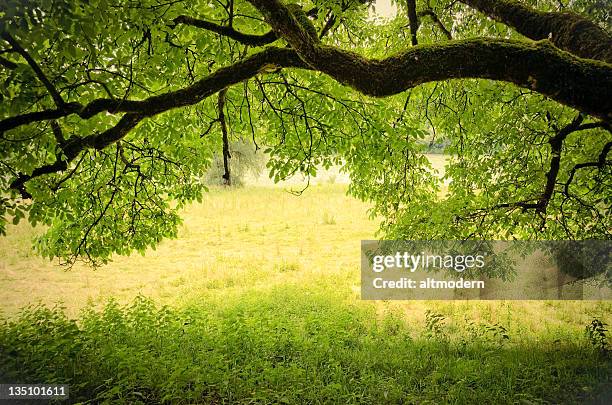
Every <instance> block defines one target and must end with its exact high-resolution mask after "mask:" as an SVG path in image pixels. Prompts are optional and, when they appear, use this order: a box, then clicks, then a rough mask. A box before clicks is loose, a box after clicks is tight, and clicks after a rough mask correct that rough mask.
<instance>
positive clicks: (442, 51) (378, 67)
mask: <svg viewBox="0 0 612 405" xmlns="http://www.w3.org/2000/svg"><path fill="white" fill-rule="evenodd" d="M249 1H250V2H251V3H252V4H253V5H254V6H255V7H256V8H258V9H259V10H260V11H261V12H262V14H263V15H264V17H265V18H266V19H267V21H268V23H270V25H272V27H273V29H274V30H275V31H276V32H277V33H279V35H282V36H283V38H284V39H286V40H287V41H288V42H289V44H290V45H291V46H292V47H293V48H294V49H295V50H296V51H297V52H298V54H299V55H300V56H301V57H302V59H303V60H304V61H305V62H306V63H307V64H308V65H310V66H311V67H312V68H313V69H314V70H318V71H321V72H323V73H326V74H328V75H330V76H331V77H333V78H334V79H336V80H338V81H339V82H341V83H344V84H347V85H349V86H351V87H353V88H355V89H357V90H358V91H360V92H362V93H364V94H367V95H371V96H376V97H383V96H388V95H392V94H397V93H400V92H402V91H405V90H407V89H409V88H412V87H415V86H418V85H420V84H423V83H427V82H432V81H441V80H447V79H459V78H463V79H465V78H483V79H492V80H500V81H506V82H510V83H514V84H516V85H518V86H520V87H524V88H528V89H531V90H534V91H536V92H538V93H541V94H543V95H546V96H548V97H550V98H552V99H554V100H556V101H558V102H560V103H562V104H565V105H568V106H571V107H574V108H577V109H578V110H580V111H583V112H585V113H588V114H592V115H594V116H596V117H599V118H601V119H602V120H605V121H609V120H610V119H612V100H611V98H610V96H609V95H610V94H612V66H610V65H609V64H607V63H604V62H601V61H595V60H585V59H581V58H577V57H575V56H574V55H571V54H569V53H566V52H563V51H560V50H559V49H557V48H555V47H553V46H551V45H550V43H549V42H548V41H540V42H535V43H533V42H525V41H512V40H503V39H469V40H460V41H448V42H446V43H444V44H437V45H419V46H415V47H412V48H410V49H408V50H407V51H405V52H403V53H400V54H397V55H394V56H391V57H388V58H386V59H382V60H379V59H366V58H364V57H363V56H361V55H359V54H356V53H354V52H350V51H346V50H343V49H339V48H336V47H333V46H327V45H323V44H321V43H320V41H317V40H316V39H313V38H312V36H310V35H309V34H308V32H307V30H305V29H304V27H302V25H300V24H299V23H298V21H297V20H296V19H295V17H294V15H293V14H292V13H291V12H290V11H289V10H288V9H287V7H285V6H284V5H283V4H282V3H281V2H280V1H279V0H249ZM500 61H503V63H500Z"/></svg>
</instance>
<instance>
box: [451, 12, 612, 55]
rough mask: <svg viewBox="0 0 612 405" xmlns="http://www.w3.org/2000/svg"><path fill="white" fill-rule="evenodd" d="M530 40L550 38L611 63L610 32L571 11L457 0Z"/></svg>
mask: <svg viewBox="0 0 612 405" xmlns="http://www.w3.org/2000/svg"><path fill="white" fill-rule="evenodd" d="M460 1H461V2H462V3H465V4H467V5H468V6H470V7H473V8H475V9H476V10H478V11H480V12H482V13H483V14H486V15H487V16H489V17H491V18H493V19H494V20H496V21H499V22H501V23H503V24H506V25H508V26H510V27H512V28H514V29H516V30H517V31H518V32H519V33H520V34H522V35H524V36H526V37H527V38H531V39H533V40H536V41H537V40H541V39H547V38H549V39H550V40H551V41H552V43H553V44H555V46H557V47H558V48H561V49H563V50H566V51H568V52H571V53H573V54H575V55H578V56H580V57H583V58H590V59H599V60H602V61H605V62H608V63H612V36H610V34H608V33H607V32H606V31H605V30H603V29H602V28H600V27H599V26H598V25H597V24H595V23H593V22H592V21H589V20H588V19H586V18H584V17H582V16H580V15H578V14H576V13H571V12H566V11H564V12H544V11H539V10H536V9H533V8H531V7H529V6H527V5H525V4H522V3H520V2H518V1H511V0H460Z"/></svg>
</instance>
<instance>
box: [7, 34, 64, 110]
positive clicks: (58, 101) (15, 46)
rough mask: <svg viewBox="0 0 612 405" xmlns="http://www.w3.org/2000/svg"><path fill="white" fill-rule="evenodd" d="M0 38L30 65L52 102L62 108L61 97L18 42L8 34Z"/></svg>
mask: <svg viewBox="0 0 612 405" xmlns="http://www.w3.org/2000/svg"><path fill="white" fill-rule="evenodd" d="M1 36H2V39H4V40H5V41H6V42H8V43H9V44H11V46H12V47H13V49H14V50H15V52H17V53H18V54H20V55H21V56H22V57H23V58H24V59H25V60H26V62H28V65H30V67H31V68H32V70H33V71H34V73H36V77H38V80H40V81H41V82H42V84H44V86H45V88H46V89H47V91H48V92H49V94H50V95H51V97H52V98H53V101H55V105H57V107H58V108H62V107H63V106H64V100H63V99H62V96H60V94H59V93H58V91H57V89H56V88H55V86H53V84H51V82H50V81H49V79H47V76H45V74H44V73H43V71H42V69H41V68H40V66H38V63H36V61H35V60H34V59H32V57H31V56H30V54H29V53H28V52H27V51H26V50H25V49H23V47H22V46H21V45H20V44H19V42H17V41H16V40H15V38H13V37H12V36H11V35H10V34H9V33H8V32H3V33H2V35H1Z"/></svg>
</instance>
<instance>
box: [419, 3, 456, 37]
mask: <svg viewBox="0 0 612 405" xmlns="http://www.w3.org/2000/svg"><path fill="white" fill-rule="evenodd" d="M418 16H419V17H430V18H431V19H432V21H433V22H434V24H436V25H437V26H438V28H440V31H442V33H443V34H444V36H446V38H447V39H449V40H451V39H453V35H452V34H451V32H450V31H449V30H448V29H447V28H446V27H445V26H444V24H442V21H440V19H439V18H438V15H437V14H436V13H435V12H434V11H433V10H431V9H430V10H423V11H419V13H418Z"/></svg>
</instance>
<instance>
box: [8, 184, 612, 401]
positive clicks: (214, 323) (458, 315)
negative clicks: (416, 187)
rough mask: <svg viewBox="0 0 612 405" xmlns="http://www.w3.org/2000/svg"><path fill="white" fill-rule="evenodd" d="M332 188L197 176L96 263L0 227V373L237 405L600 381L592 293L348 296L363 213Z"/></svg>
mask: <svg viewBox="0 0 612 405" xmlns="http://www.w3.org/2000/svg"><path fill="white" fill-rule="evenodd" d="M345 191H346V185H342V184H337V183H335V184H320V185H316V186H313V187H311V188H310V189H308V190H307V191H306V192H305V193H304V195H302V196H301V197H295V196H293V195H291V194H289V193H286V192H284V191H283V190H282V189H280V188H272V187H264V186H257V187H253V186H251V187H247V188H243V189H237V190H225V189H213V190H212V191H211V192H210V193H209V194H208V195H207V196H206V198H205V200H204V201H203V203H202V204H195V205H193V206H191V207H189V208H188V209H186V210H185V223H184V225H183V227H182V229H181V231H180V233H179V238H178V239H176V240H172V241H165V242H163V243H162V244H161V246H160V247H159V248H158V249H157V250H155V251H150V252H148V253H147V254H146V256H144V257H142V256H132V257H127V258H125V257H121V258H117V259H116V260H115V261H114V262H113V263H112V264H110V265H109V266H106V267H104V268H102V269H99V270H96V271H92V270H91V269H87V268H84V267H80V266H75V267H74V268H73V269H72V270H71V271H69V272H66V271H64V270H62V269H61V268H58V267H57V266H55V265H54V264H53V263H49V262H46V261H43V260H41V259H40V258H38V257H37V256H35V255H33V254H32V253H31V252H30V251H29V250H28V249H27V242H28V241H29V240H30V238H31V237H32V235H33V234H34V233H35V232H36V230H32V229H31V228H29V227H27V226H26V225H23V224H20V225H18V226H17V227H11V228H10V229H9V236H8V237H7V238H4V239H0V255H1V256H0V257H2V260H1V261H0V282H1V283H2V287H3V288H2V289H0V302H1V303H2V304H0V305H1V308H2V310H3V311H4V313H5V318H6V320H5V321H4V323H3V324H1V325H0V380H2V381H3V382H4V381H13V382H32V383H34V382H38V383H40V382H45V383H51V382H63V383H69V384H70V385H71V402H76V401H91V402H93V403H99V402H104V401H106V402H107V403H138V402H141V403H245V404H246V403H372V404H378V403H419V404H427V403H431V404H439V403H456V404H463V403H478V402H480V403H485V404H486V403H496V404H497V403H508V404H511V403H523V404H539V403H583V402H584V401H585V400H587V399H588V398H591V397H592V396H593V395H594V394H597V393H598V392H600V391H601V389H602V388H601V387H602V385H606V384H609V380H610V364H611V363H610V361H609V356H608V355H607V354H606V353H605V352H604V351H602V350H601V348H600V347H598V346H597V345H593V344H592V343H591V342H590V341H589V339H587V337H586V336H585V326H586V325H587V324H588V323H589V322H590V321H591V320H592V319H593V318H594V317H595V318H598V319H602V320H603V321H604V322H605V321H607V320H609V319H610V314H611V313H612V304H610V303H607V302H567V301H564V302H561V301H540V302H536V301H533V302H530V301H525V302H509V301H506V302H503V301H500V302H496V301H482V302H445V301H405V302H385V301H361V300H360V299H359V266H360V263H359V261H360V253H359V246H360V244H359V242H360V240H361V239H371V238H373V237H374V232H375V229H376V224H375V222H374V221H372V220H370V219H369V218H368V217H367V214H366V208H367V207H366V206H365V205H364V204H362V203H360V202H358V201H355V200H354V199H351V198H349V197H346V196H345V194H344V193H345ZM109 297H113V299H112V300H111V301H110V302H109V301H108V300H109ZM145 297H147V298H145ZM56 301H61V302H63V305H64V307H63V308H55V309H51V307H50V306H51V305H52V304H53V302H56ZM36 302H41V303H42V304H44V305H42V306H33V307H29V308H27V305H29V304H31V303H36ZM24 307H26V308H25V309H24ZM504 335H507V337H504Z"/></svg>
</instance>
